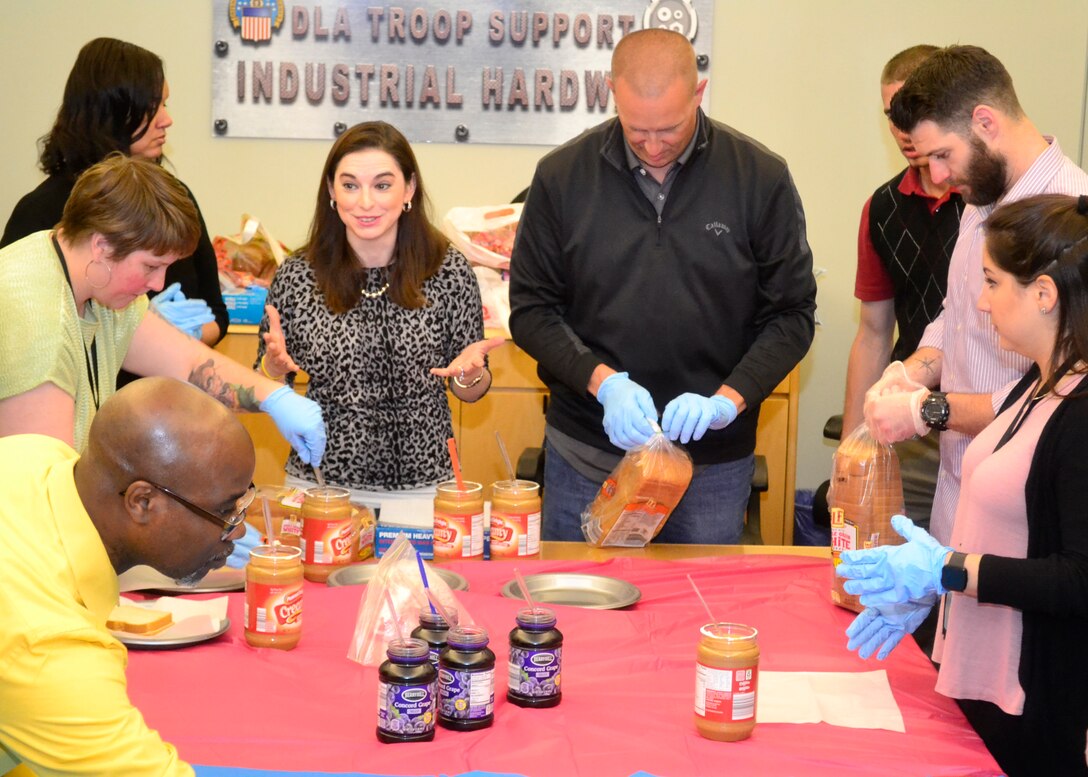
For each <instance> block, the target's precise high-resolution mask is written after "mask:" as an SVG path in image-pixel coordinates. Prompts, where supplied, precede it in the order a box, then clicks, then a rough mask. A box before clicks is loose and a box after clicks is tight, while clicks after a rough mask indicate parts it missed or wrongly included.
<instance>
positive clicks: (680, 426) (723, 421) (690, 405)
mask: <svg viewBox="0 0 1088 777" xmlns="http://www.w3.org/2000/svg"><path fill="white" fill-rule="evenodd" d="M735 420H737V406H736V405H735V404H733V400H731V399H727V398H726V397H723V396H722V395H721V394H715V395H714V396H712V397H704V396H701V395H699V394H681V395H680V396H678V397H677V398H676V399H674V400H673V401H672V402H670V403H669V404H667V405H665V412H664V414H663V415H662V416H661V431H663V432H664V433H665V435H666V436H667V437H668V438H669V439H670V440H673V441H675V440H679V441H680V442H681V443H684V444H685V445H686V444H687V443H688V442H689V441H691V440H701V439H702V438H703V435H704V434H706V430H707V429H724V428H725V427H727V426H729V424H731V423H733V422H734V421H735Z"/></svg>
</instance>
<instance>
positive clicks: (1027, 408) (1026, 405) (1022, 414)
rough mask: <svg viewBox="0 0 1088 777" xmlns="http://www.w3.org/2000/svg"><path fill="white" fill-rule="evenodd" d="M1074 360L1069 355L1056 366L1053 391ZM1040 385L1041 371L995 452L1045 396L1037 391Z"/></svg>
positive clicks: (1041, 379) (1013, 433) (1010, 437)
mask: <svg viewBox="0 0 1088 777" xmlns="http://www.w3.org/2000/svg"><path fill="white" fill-rule="evenodd" d="M1076 361H1077V360H1076V357H1072V356H1071V357H1069V358H1068V359H1066V360H1065V361H1064V362H1062V365H1061V366H1060V367H1058V371H1057V372H1056V373H1055V374H1054V382H1053V384H1052V385H1053V386H1054V391H1055V393H1056V392H1057V389H1058V383H1059V382H1060V381H1061V379H1062V378H1064V377H1065V374H1066V373H1067V372H1069V370H1070V369H1072V367H1073V365H1074V364H1075V363H1076ZM1042 385H1043V376H1042V373H1040V374H1039V380H1038V382H1036V384H1035V385H1034V386H1033V387H1032V389H1031V390H1030V391H1028V392H1027V397H1026V398H1025V399H1024V402H1023V404H1021V405H1020V409H1019V410H1017V411H1016V415H1015V416H1014V417H1013V419H1012V423H1010V424H1009V428H1008V429H1006V430H1005V433H1004V434H1003V435H1001V439H1000V440H998V441H997V445H995V446H994V453H997V452H998V451H999V450H1001V448H1002V447H1003V446H1004V445H1005V443H1007V442H1008V441H1009V440H1011V439H1012V438H1013V436H1014V435H1015V434H1016V433H1017V432H1018V431H1020V427H1021V426H1023V425H1024V422H1025V421H1027V420H1028V416H1029V415H1031V411H1032V410H1034V409H1035V406H1036V405H1037V404H1039V402H1040V401H1042V400H1043V399H1045V398H1046V394H1040V393H1039V388H1040V387H1041V386H1042ZM1047 393H1049V392H1047Z"/></svg>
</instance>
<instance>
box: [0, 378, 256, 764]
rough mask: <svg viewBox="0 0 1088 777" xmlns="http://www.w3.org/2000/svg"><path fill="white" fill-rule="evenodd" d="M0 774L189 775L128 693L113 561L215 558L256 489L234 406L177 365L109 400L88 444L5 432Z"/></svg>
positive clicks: (195, 570) (183, 568) (0, 450)
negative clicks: (17, 769)
mask: <svg viewBox="0 0 1088 777" xmlns="http://www.w3.org/2000/svg"><path fill="white" fill-rule="evenodd" d="M0 461H2V462H4V466H3V468H2V470H0V536H2V537H3V540H2V541H0V774H4V773H6V772H7V771H8V770H9V769H11V768H12V767H14V766H16V765H18V764H25V765H26V766H27V767H29V768H30V769H31V770H32V771H33V772H34V773H35V774H38V775H61V774H64V775H75V774H86V775H91V774H93V775H104V774H124V775H151V774H155V775H191V774H192V773H193V770H192V768H191V767H190V766H189V765H188V764H186V763H184V762H183V761H182V760H181V759H180V758H179V757H178V753H177V751H176V750H175V749H174V748H173V747H172V746H171V745H169V744H167V743H165V742H163V741H162V739H161V738H160V737H159V735H158V734H157V733H156V732H155V731H152V730H151V729H149V728H148V727H147V724H146V723H145V722H144V719H143V716H142V715H141V714H140V712H139V710H137V709H136V708H135V707H134V706H133V705H132V702H131V701H130V700H129V698H128V693H127V689H126V683H125V664H126V660H127V653H126V650H125V648H124V646H123V645H121V643H120V642H118V641H117V640H116V639H115V638H114V637H113V636H111V634H110V632H109V631H107V630H106V618H107V616H108V615H109V613H110V611H111V609H112V608H113V607H114V605H116V604H117V599H118V583H117V575H118V574H120V573H121V572H124V571H125V570H126V569H128V568H130V567H132V566H135V565H137V564H147V565H149V566H152V567H154V568H155V569H157V570H159V571H160V572H162V573H163V574H166V575H169V576H170V577H173V578H178V579H183V578H188V579H191V580H197V579H199V578H200V577H202V576H203V575H204V574H206V573H207V572H208V571H210V570H212V569H215V568H217V567H220V566H222V565H223V563H224V562H225V561H226V558H227V556H229V555H230V553H231V551H232V549H233V540H234V539H237V538H238V537H240V536H241V535H242V533H243V532H244V529H245V526H244V523H243V519H244V517H245V510H246V507H248V505H249V503H250V502H251V501H252V500H253V484H252V477H253V469H254V463H255V459H254V453H253V444H252V443H251V442H250V439H249V435H248V434H247V433H246V431H245V429H244V428H243V427H242V426H241V425H240V424H239V422H238V421H237V419H235V417H234V415H233V414H232V413H231V412H230V411H229V410H228V409H227V408H226V407H224V406H223V405H221V404H219V403H218V402H216V401H215V400H214V399H212V398H211V397H209V396H208V395H207V394H204V393H203V392H201V391H200V390H199V389H197V388H195V387H193V386H191V385H188V384H186V383H182V382H181V381H175V380H172V379H169V378H146V379H144V380H140V381H136V382H135V383H132V384H130V385H129V386H127V387H125V388H124V389H122V390H121V391H119V392H118V393H117V394H115V395H114V396H112V397H110V399H108V400H107V401H106V402H104V403H103V405H102V407H101V408H100V410H99V411H98V414H97V415H96V417H95V419H94V422H93V424H92V426H91V430H90V434H89V440H88V444H87V449H86V452H85V453H84V454H83V456H82V457H80V456H79V455H77V454H76V452H75V451H74V450H72V449H71V448H70V447H68V446H67V445H65V444H64V443H62V442H60V441H59V440H56V439H54V438H52V437H45V436H40V435H14V436H10V437H4V438H0Z"/></svg>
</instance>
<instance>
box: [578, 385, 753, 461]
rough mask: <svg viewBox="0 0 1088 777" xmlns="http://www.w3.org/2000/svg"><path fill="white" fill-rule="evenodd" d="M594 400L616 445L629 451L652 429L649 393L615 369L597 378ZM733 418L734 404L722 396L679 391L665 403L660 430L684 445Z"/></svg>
mask: <svg viewBox="0 0 1088 777" xmlns="http://www.w3.org/2000/svg"><path fill="white" fill-rule="evenodd" d="M597 401H598V402H600V403H601V405H603V406H604V431H605V434H607V435H608V439H609V441H610V442H611V443H612V444H613V445H615V446H616V447H617V448H622V449H623V450H625V451H629V450H631V449H632V448H637V447H638V446H640V445H645V444H646V442H647V441H648V440H649V439H650V437H651V436H652V435H653V434H654V432H655V431H656V430H655V429H654V426H655V425H656V423H657V408H656V407H655V406H654V400H653V397H651V396H650V392H649V391H647V390H646V389H644V388H643V387H642V386H640V385H638V384H637V383H635V382H634V381H633V380H631V379H630V378H629V377H628V375H627V373H626V372H616V373H613V374H612V375H609V376H608V377H607V378H605V379H604V380H603V381H601V385H600V387H599V388H598V389H597ZM736 418H737V406H736V405H735V404H733V402H732V401H730V400H729V399H726V398H725V397H723V396H721V395H719V394H715V395H714V396H711V397H704V396H700V395H699V394H681V395H680V396H678V397H676V399H674V400H672V401H671V402H669V404H667V405H666V406H665V412H664V413H663V414H662V416H661V431H662V432H663V433H664V434H665V436H666V437H668V438H669V439H670V440H674V441H675V440H679V441H680V442H681V443H684V444H687V443H688V442H689V441H691V440H699V439H702V436H703V435H704V434H706V431H707V429H724V428H725V427H727V426H729V424H731V423H733V421H735V420H736Z"/></svg>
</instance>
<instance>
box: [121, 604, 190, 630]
mask: <svg viewBox="0 0 1088 777" xmlns="http://www.w3.org/2000/svg"><path fill="white" fill-rule="evenodd" d="M173 622H174V618H173V616H171V615H170V613H168V612H164V611H162V610H148V609H145V608H143V607H133V606H132V605H131V604H121V605H118V606H117V607H114V608H113V612H111V613H110V616H109V618H107V619H106V628H107V629H110V630H112V631H127V632H128V633H130V634H154V633H156V632H159V631H162V630H163V629H165V628H166V627H167V626H169V625H170V624H172V623H173Z"/></svg>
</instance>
